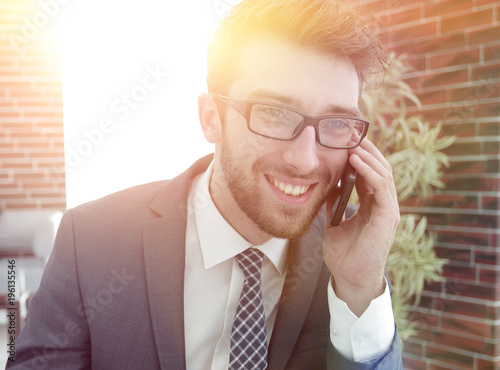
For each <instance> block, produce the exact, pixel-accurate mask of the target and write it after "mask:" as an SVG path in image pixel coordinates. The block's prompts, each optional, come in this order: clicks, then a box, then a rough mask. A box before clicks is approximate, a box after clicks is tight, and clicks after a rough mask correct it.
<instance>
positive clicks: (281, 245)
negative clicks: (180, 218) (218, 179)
mask: <svg viewBox="0 0 500 370" xmlns="http://www.w3.org/2000/svg"><path fill="white" fill-rule="evenodd" d="M212 171H213V162H212V163H211V164H210V166H209V167H208V169H207V170H206V171H205V172H204V173H203V174H202V175H201V176H200V177H199V178H198V179H197V181H196V183H195V186H194V192H193V193H192V197H191V199H190V202H191V209H192V210H193V211H194V217H195V221H196V229H197V231H198V237H199V240H200V246H201V252H202V254H203V261H204V264H205V268H206V269H209V268H211V267H213V266H215V265H218V264H219V263H221V262H224V261H226V260H228V259H230V258H233V257H234V256H236V255H237V254H239V253H241V252H243V251H244V250H246V249H248V248H250V247H252V246H253V245H252V244H251V243H249V242H248V241H247V240H246V239H245V238H243V237H242V236H241V235H240V234H239V233H238V232H237V231H236V230H234V229H233V227H232V226H231V225H230V224H229V223H228V222H227V221H226V220H225V218H224V217H222V215H221V214H220V212H219V210H218V209H217V207H216V206H215V204H214V202H213V200H212V197H211V196H210V191H209V184H210V179H211V176H212ZM255 248H257V249H260V251H261V252H263V253H264V254H265V255H266V257H267V258H268V259H269V260H270V261H271V262H272V264H273V265H274V266H275V267H276V269H277V270H278V272H279V273H280V274H283V273H284V272H285V270H286V265H287V257H288V240H286V239H279V238H271V239H270V240H268V241H267V242H265V243H264V244H262V245H260V246H255Z"/></svg>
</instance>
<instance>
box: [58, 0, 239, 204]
mask: <svg viewBox="0 0 500 370" xmlns="http://www.w3.org/2000/svg"><path fill="white" fill-rule="evenodd" d="M234 2H235V1H232V0H216V1H214V2H213V3H212V2H211V1H210V0H209V1H208V2H207V1H204V0H196V1H188V2H187V1H186V2H185V1H163V0H134V1H123V0H106V1H101V0H86V1H64V4H63V3H62V2H61V4H60V17H59V20H60V35H61V55H62V66H63V67H62V69H63V71H62V76H63V105H64V107H63V109H64V124H65V126H64V129H65V156H66V187H67V204H68V208H71V207H74V206H76V205H79V204H81V203H83V202H86V201H89V200H93V199H96V198H99V197H102V196H104V195H106V194H109V193H112V192H115V191H118V190H120V189H124V188H126V187H129V186H133V185H138V184H142V183H145V182H149V181H155V180H162V179H168V178H171V177H173V176H175V175H177V174H178V173H180V172H182V171H183V170H184V169H186V168H187V167H188V166H189V165H190V164H191V163H193V162H194V161H195V160H196V159H198V158H199V157H201V156H203V155H205V154H208V153H210V152H212V151H213V147H212V146H211V145H209V144H208V143H207V142H206V141H205V139H204V137H203V134H202V132H201V129H200V127H199V121H198V111H197V97H198V95H199V94H200V93H202V92H206V85H205V73H206V66H205V63H206V55H205V54H206V43H207V38H208V36H209V33H210V31H211V30H212V29H213V28H214V26H215V25H216V24H217V22H218V19H219V17H220V15H221V13H222V12H224V11H226V10H227V9H229V7H230V5H231V4H232V3H234Z"/></svg>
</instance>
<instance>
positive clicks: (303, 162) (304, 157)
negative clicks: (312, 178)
mask: <svg viewBox="0 0 500 370" xmlns="http://www.w3.org/2000/svg"><path fill="white" fill-rule="evenodd" d="M284 144H285V146H286V149H285V150H284V151H283V155H282V156H283V160H284V161H285V162H286V163H288V164H289V165H291V166H292V167H294V168H295V169H296V170H297V172H299V173H300V174H302V175H305V174H308V173H309V172H311V171H312V170H314V169H316V168H317V167H318V166H319V158H318V144H317V143H316V132H315V131H314V127H311V126H309V127H306V128H305V129H304V131H302V132H301V133H300V135H299V136H298V137H296V138H295V139H293V140H291V141H288V142H285V143H284Z"/></svg>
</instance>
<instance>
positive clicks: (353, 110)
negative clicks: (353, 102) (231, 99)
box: [245, 88, 361, 117]
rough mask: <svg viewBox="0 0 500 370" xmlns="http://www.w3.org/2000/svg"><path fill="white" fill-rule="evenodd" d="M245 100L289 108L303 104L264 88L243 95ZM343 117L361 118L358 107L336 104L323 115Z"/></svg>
mask: <svg viewBox="0 0 500 370" xmlns="http://www.w3.org/2000/svg"><path fill="white" fill-rule="evenodd" d="M245 98H246V99H251V100H261V99H262V100H264V101H267V100H269V99H271V100H274V101H276V102H278V104H284V105H287V106H290V107H303V106H304V102H303V101H302V100H300V99H296V98H294V97H291V96H289V95H283V94H280V93H277V92H276V91H272V90H269V89H265V88H260V89H256V90H253V91H251V92H250V93H249V94H246V95H245ZM330 114H331V115H337V114H339V115H343V116H353V117H361V112H360V110H359V109H358V107H345V106H342V105H338V104H331V105H330V106H329V107H328V109H327V110H326V111H325V114H324V115H330Z"/></svg>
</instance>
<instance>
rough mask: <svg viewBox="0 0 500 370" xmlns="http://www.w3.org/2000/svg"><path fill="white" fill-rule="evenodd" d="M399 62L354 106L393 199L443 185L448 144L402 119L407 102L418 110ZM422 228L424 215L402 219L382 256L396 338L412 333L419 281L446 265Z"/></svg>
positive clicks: (424, 194) (412, 119)
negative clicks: (387, 171)
mask: <svg viewBox="0 0 500 370" xmlns="http://www.w3.org/2000/svg"><path fill="white" fill-rule="evenodd" d="M404 59H405V56H404V55H403V56H399V57H396V56H395V54H390V60H391V63H390V64H389V66H388V69H387V74H386V76H385V79H384V81H383V82H382V83H381V85H380V87H379V88H378V89H376V90H371V89H369V87H367V89H366V91H365V93H364V94H363V98H362V101H361V104H360V105H361V110H362V111H363V113H364V114H365V115H366V116H367V118H368V119H369V120H370V122H372V123H373V126H372V127H371V128H370V135H369V136H370V139H371V140H372V141H373V142H374V143H375V145H377V147H378V148H379V149H380V150H381V151H382V153H383V154H384V155H385V156H386V158H387V159H388V161H389V163H391V166H392V168H393V174H394V181H395V183H396V189H397V192H398V199H399V201H403V200H405V199H408V198H409V197H411V196H415V197H418V198H428V197H429V196H430V195H431V194H432V189H433V187H439V188H442V187H444V184H443V182H442V181H441V176H442V172H441V168H442V167H443V166H448V158H447V156H446V155H445V154H444V153H442V152H441V150H442V149H444V148H446V147H448V146H450V145H451V144H452V143H453V141H454V138H453V137H440V133H441V125H440V124H437V125H435V126H434V127H431V126H430V125H429V123H427V122H424V121H423V119H422V117H421V116H419V115H414V116H408V115H407V109H406V108H407V104H408V103H410V104H415V105H416V106H417V107H419V108H420V107H421V103H420V100H419V99H418V97H417V96H416V95H415V94H414V93H413V91H412V89H411V87H410V86H409V85H408V84H407V83H406V82H405V81H404V80H403V79H402V78H401V76H402V75H403V74H405V73H407V72H409V71H410V70H411V68H410V67H409V66H408V65H407V64H406V63H405V62H404ZM426 228H427V219H426V217H425V216H423V217H420V216H417V215H415V214H407V215H402V216H401V221H400V224H399V226H398V230H397V232H396V236H395V239H394V244H393V246H392V249H391V252H390V255H389V258H388V265H387V268H388V271H389V277H390V279H391V282H392V284H393V287H394V291H393V310H394V315H395V318H396V322H397V324H398V329H399V334H400V337H401V339H402V340H405V339H407V338H408V337H410V336H412V335H414V334H415V333H416V332H417V329H416V324H415V323H412V322H411V321H410V320H409V319H408V315H409V306H410V305H411V304H415V305H417V304H418V303H419V301H420V297H421V294H422V290H423V288H424V282H425V281H440V280H442V277H441V273H442V267H443V265H444V264H445V263H446V262H447V261H446V260H445V259H441V258H437V257H436V254H435V253H434V244H435V236H434V235H433V234H432V233H429V232H427V231H426Z"/></svg>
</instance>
